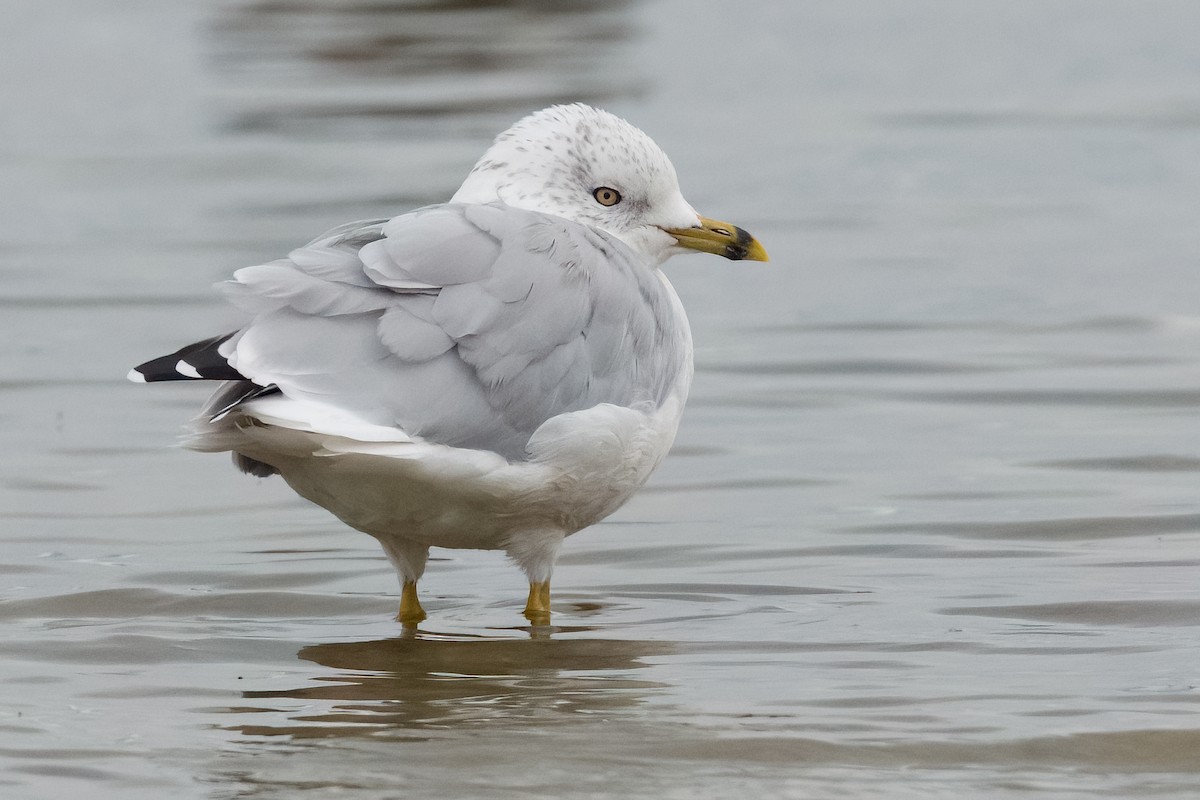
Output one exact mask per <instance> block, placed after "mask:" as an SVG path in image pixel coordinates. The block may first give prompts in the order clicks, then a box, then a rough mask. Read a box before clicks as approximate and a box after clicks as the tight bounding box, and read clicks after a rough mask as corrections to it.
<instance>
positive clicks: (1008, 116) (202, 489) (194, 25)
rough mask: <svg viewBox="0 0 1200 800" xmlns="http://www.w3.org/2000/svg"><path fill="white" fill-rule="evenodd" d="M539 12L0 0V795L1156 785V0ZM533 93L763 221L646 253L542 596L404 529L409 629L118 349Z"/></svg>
mask: <svg viewBox="0 0 1200 800" xmlns="http://www.w3.org/2000/svg"><path fill="white" fill-rule="evenodd" d="M565 6H566V4H543V3H515V2H514V3H479V4H475V3H458V2H455V3H450V2H427V3H415V2H414V3H395V4H392V3H372V4H352V5H343V4H337V3H320V2H299V0H296V2H292V0H285V2H278V3H252V2H246V1H244V0H241V1H239V2H223V3H216V2H210V3H183V2H177V3H164V2H160V1H155V2H152V1H151V0H140V1H138V0H124V1H121V2H119V1H118V0H106V1H105V2H99V3H82V2H74V3H71V4H69V6H67V7H64V4H61V3H60V4H48V3H37V2H33V0H23V2H18V3H16V4H14V6H13V10H10V16H11V18H12V19H13V20H14V21H15V24H16V25H17V26H18V28H19V29H20V30H21V31H22V33H23V35H22V36H20V37H9V39H8V41H7V45H6V52H5V53H4V55H3V56H2V58H3V59H4V61H3V62H2V63H3V64H4V66H3V68H2V69H0V93H2V95H3V97H4V98H5V99H6V101H7V102H6V107H7V108H8V109H9V113H6V114H4V115H0V184H2V185H3V186H5V187H6V190H5V191H3V192H0V269H2V271H3V275H4V282H3V286H2V287H0V320H2V321H3V328H2V330H3V332H4V333H5V339H6V341H7V342H8V343H9V346H8V347H6V348H4V349H3V351H2V352H0V399H2V402H0V443H2V445H3V450H4V452H5V453H6V454H7V457H6V458H5V459H4V461H3V464H2V465H0V536H2V539H3V550H2V553H0V597H2V598H3V599H2V601H0V620H2V622H0V624H3V627H4V636H3V639H2V641H0V682H2V685H3V703H2V704H0V717H2V718H0V762H2V763H3V770H2V772H0V793H2V794H3V796H4V797H6V798H7V797H13V798H24V797H50V796H59V795H61V794H62V793H64V792H69V791H80V790H86V791H88V792H89V793H90V794H91V795H92V796H101V797H106V796H114V797H115V796H120V797H122V798H141V797H146V798H161V797H164V796H167V795H168V793H170V794H171V796H175V797H218V798H232V797H263V798H271V797H280V798H283V797H288V798H291V797H296V796H299V795H300V794H302V793H304V792H307V793H308V794H309V795H311V796H319V797H324V796H333V795H336V796H340V797H353V798H385V797H399V796H417V797H422V796H425V797H507V796H514V795H516V794H518V793H520V794H531V793H535V794H540V795H544V796H560V797H597V798H599V797H613V796H622V797H644V796H650V795H652V794H653V795H656V796H660V797H663V798H690V797H730V796H741V795H747V794H748V793H751V792H753V793H756V796H769V797H804V798H809V797H853V798H875V797H878V798H904V797H922V798H926V797H988V798H1005V797H1026V796H1031V795H1032V796H1039V797H1063V798H1068V797H1079V798H1094V797H1119V798H1127V797H1192V796H1195V791H1196V789H1195V787H1196V785H1197V782H1198V781H1200V756H1198V755H1197V754H1198V753H1200V691H1198V690H1197V688H1196V687H1197V681H1198V679H1200V675H1198V673H1197V664H1198V663H1200V647H1198V643H1200V592H1198V591H1197V580H1196V576H1197V568H1198V567H1200V501H1198V499H1197V478H1198V477H1200V421H1198V420H1200V415H1198V414H1197V411H1198V410H1200V312H1198V311H1197V309H1198V308H1200V280H1197V277H1196V276H1197V269H1198V268H1200V263H1198V262H1197V253H1200V227H1198V226H1197V224H1196V220H1197V216H1198V212H1200V195H1198V194H1197V193H1196V189H1195V187H1196V186H1197V185H1198V184H1200V159H1198V158H1197V155H1198V154H1200V149H1198V148H1197V142H1198V141H1200V137H1198V135H1197V134H1198V133H1200V131H1198V128H1200V83H1197V81H1196V76H1197V74H1198V72H1200V61H1198V60H1197V56H1196V49H1195V43H1194V40H1195V37H1194V35H1193V32H1194V31H1195V30H1197V28H1198V26H1200V7H1197V6H1195V4H1192V3H1185V2H1174V3H1173V2H1162V3H1156V4H1154V5H1153V8H1152V10H1148V8H1149V7H1147V6H1146V5H1145V4H1142V3H1136V2H1084V0H1078V2H1066V1H1065V0H1053V1H1052V2H1013V3H1004V4H992V5H991V6H990V7H985V6H982V5H980V4H948V3H935V2H913V3H905V4H903V5H902V6H901V5H896V4H891V3H883V2H868V3H856V4H842V3H832V2H829V3H804V4H800V3H796V4H783V3H778V4H776V3H767V2H760V3H755V2H747V3H743V4H740V5H739V6H738V11H737V13H736V14H734V15H731V14H730V13H729V11H728V9H727V7H726V6H724V5H721V4H715V3H707V4H705V3H694V2H692V3H684V2H682V0H673V2H669V1H667V0H663V1H662V2H649V3H632V2H629V3H601V2H594V3H591V2H581V3H576V4H570V6H569V9H568V10H564V7H565ZM570 99H582V100H587V101H591V102H594V103H597V104H602V105H605V106H607V107H609V108H611V109H612V110H614V111H617V112H620V113H622V114H624V115H626V116H628V117H629V118H630V119H631V120H633V121H634V122H635V123H637V124H638V125H640V126H641V127H643V128H645V129H646V130H647V131H648V132H650V133H651V135H653V136H654V137H655V138H656V139H657V141H658V142H659V143H660V144H662V145H663V146H664V148H665V149H666V150H667V151H668V152H669V153H671V155H672V157H673V160H674V161H675V164H676V166H677V167H678V169H679V171H680V174H681V177H682V182H683V185H684V190H685V192H686V193H687V195H688V197H689V199H690V200H691V201H692V203H693V204H694V205H696V206H697V207H698V208H700V209H701V210H702V211H704V212H705V213H707V214H709V215H712V216H715V217H718V218H725V219H730V220H732V221H735V222H737V223H739V224H743V225H744V226H745V227H747V228H749V229H750V230H752V231H754V232H755V233H756V234H757V235H758V236H759V238H761V239H762V241H763V242H764V243H765V244H766V246H767V248H768V250H769V251H770V252H771V255H772V258H773V261H772V262H771V263H770V264H769V265H751V266H743V265H737V264H731V263H728V262H724V261H721V260H719V259H707V258H700V257H697V258H691V259H687V260H682V259H679V260H676V261H674V262H672V263H671V264H669V267H668V272H669V274H670V275H671V277H672V280H673V281H674V283H675V285H676V287H677V288H678V290H679V292H680V294H681V296H682V297H683V299H684V302H685V304H686V305H687V307H688V309H689V312H690V314H691V317H692V324H693V329H694V334H695V338H696V341H697V345H698V353H697V366H698V373H697V380H696V385H695V388H694V390H693V398H692V400H691V402H690V404H689V409H688V414H687V416H686V418H685V421H684V425H683V428H682V430H681V433H680V438H679V442H678V444H677V447H676V450H675V452H674V453H673V454H672V456H671V457H670V458H669V459H668V461H667V463H666V464H665V465H664V467H663V468H662V470H661V471H660V472H659V473H658V475H657V476H656V477H655V479H654V480H653V481H652V483H651V485H650V486H649V487H648V488H647V489H646V490H645V491H644V492H643V493H641V494H640V495H639V496H638V497H637V498H635V499H634V500H633V501H632V502H631V503H630V504H629V505H628V506H627V507H626V508H625V509H623V510H622V511H621V512H620V513H618V514H617V515H615V516H614V517H613V518H612V519H610V520H608V521H607V522H605V523H603V524H601V525H599V526H596V527H595V528H594V529H591V530H589V531H587V532H585V533H582V534H580V535H579V536H577V537H574V538H573V539H571V540H570V541H569V542H568V544H567V546H566V548H565V551H564V556H563V559H562V561H561V564H560V567H559V569H558V571H557V573H556V576H555V586H556V595H555V605H554V611H555V625H556V627H555V628H554V629H553V630H552V631H536V632H531V631H529V630H528V628H527V627H525V625H524V621H523V619H522V618H521V616H520V614H519V610H520V607H521V605H522V602H523V599H524V588H525V587H524V586H523V583H522V578H521V575H520V573H519V572H518V571H516V570H515V569H513V568H512V567H510V566H508V565H506V564H504V563H503V561H502V559H501V558H500V557H499V556H498V555H497V554H489V553H469V552H468V553H464V552H457V551H442V552H437V551H435V555H437V556H438V558H437V560H435V561H433V562H431V564H430V569H429V572H428V574H427V577H426V579H425V580H424V582H423V584H422V586H423V591H424V598H425V605H426V608H427V610H428V611H429V613H430V619H429V620H428V622H426V623H425V624H423V625H422V628H421V632H420V633H419V634H417V635H415V636H405V635H403V634H402V633H401V631H399V630H398V628H397V626H396V625H395V623H393V622H391V621H390V614H392V613H394V607H395V602H396V599H395V595H396V586H395V584H394V577H393V575H392V572H391V570H390V567H388V565H387V563H386V561H385V560H384V559H383V557H382V554H381V553H380V552H379V551H378V549H377V547H376V546H375V544H374V542H373V541H371V540H370V539H369V538H367V537H365V536H362V535H360V534H356V533H354V532H353V531H350V530H348V529H346V528H344V527H343V526H341V525H340V524H338V523H337V522H336V521H335V520H333V519H332V518H330V517H328V516H327V515H326V514H325V513H324V512H322V511H321V510H319V509H316V508H314V507H312V506H309V505H306V504H305V503H303V502H302V501H300V500H298V499H296V498H295V497H294V496H292V495H291V494H290V493H289V492H288V490H287V489H286V488H285V487H283V486H282V485H281V483H280V482H279V481H271V480H267V481H256V480H252V479H248V478H246V477H245V476H241V475H239V474H237V473H236V472H235V471H234V470H233V469H232V468H230V467H229V465H228V463H227V462H226V460H225V459H224V458H223V457H206V456H199V455H195V454H191V453H186V452H182V451H179V450H176V449H172V448H170V447H169V446H168V445H169V444H170V443H171V442H172V441H173V440H174V438H175V436H176V435H177V433H178V431H179V427H180V424H181V422H182V421H183V420H184V419H186V418H187V417H188V416H189V414H190V413H191V412H192V411H193V410H194V409H195V408H196V407H197V406H198V405H199V404H200V402H201V401H202V400H203V397H204V395H205V392H204V391H203V390H202V389H197V388H196V387H186V386H182V387H181V386H167V387H137V386H133V385H130V384H127V383H125V382H124V381H123V379H122V376H123V375H124V373H125V371H126V370H127V369H128V367H129V366H130V365H132V364H134V363H137V362H139V361H140V360H143V359H144V358H146V357H149V356H153V355H157V354H159V353H161V352H167V351H168V350H170V349H173V348H175V347H177V346H179V345H180V344H182V343H185V342H188V341H192V340H194V339H198V338H201V337H204V336H208V335H211V334H213V333H215V332H218V331H222V330H225V329H227V328H228V327H230V326H231V325H233V324H234V323H235V321H236V319H237V317H236V315H235V313H234V312H232V311H230V310H228V309H226V308H224V307H223V306H222V305H221V304H220V303H219V302H218V301H217V300H216V298H215V296H214V295H213V294H212V293H211V292H210V290H209V288H208V286H209V284H210V283H211V282H213V281H215V280H218V279H220V278H222V277H224V276H225V275H226V274H228V272H230V271H231V270H233V269H235V268H237V267H239V266H243V265H245V264H250V263H255V262H256V261H259V260H262V259H267V258H271V257H275V256H276V255H278V254H279V253H280V252H282V251H285V250H286V249H287V248H289V247H290V246H294V245H295V244H298V243H301V242H303V241H305V240H307V239H308V238H310V237H311V236H312V235H314V234H315V233H317V232H319V231H321V230H324V229H325V228H328V227H331V226H332V225H334V224H337V223H339V222H342V221H345V220H347V219H352V218H357V217H370V216H380V215H386V214H388V213H395V212H400V211H403V210H405V209H407V208H410V207H413V206H416V205H420V204H423V203H427V202H434V201H437V200H439V199H444V198H445V197H447V196H448V195H449V194H450V193H451V192H452V190H453V189H454V188H455V186H456V185H457V184H458V182H459V181H460V180H461V178H462V176H463V174H465V171H466V169H467V168H468V166H469V165H470V164H471V163H472V161H473V160H474V159H475V158H476V157H477V156H478V154H479V153H480V152H482V149H483V148H484V146H485V145H486V142H487V141H488V140H489V139H490V137H491V136H492V135H494V134H495V133H496V132H497V131H499V130H500V129H502V128H504V127H505V126H506V125H507V124H508V123H509V122H511V121H512V120H514V119H515V118H517V117H519V116H520V115H522V114H523V113H525V112H527V111H529V110H531V109H534V108H538V107H541V106H543V105H545V104H547V103H548V102H551V101H556V100H570ZM739 793H740V794H739Z"/></svg>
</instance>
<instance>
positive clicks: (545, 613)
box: [504, 528, 564, 625]
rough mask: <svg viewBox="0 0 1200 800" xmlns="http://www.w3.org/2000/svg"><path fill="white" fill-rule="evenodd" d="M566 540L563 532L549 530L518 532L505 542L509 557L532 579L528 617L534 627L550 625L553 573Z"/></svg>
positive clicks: (530, 580)
mask: <svg viewBox="0 0 1200 800" xmlns="http://www.w3.org/2000/svg"><path fill="white" fill-rule="evenodd" d="M563 538H564V534H563V532H562V531H561V530H556V529H554V528H546V529H542V530H532V531H521V532H519V533H515V534H513V535H512V536H511V537H510V538H509V539H508V541H507V542H506V543H505V546H504V550H505V552H506V553H508V557H509V558H511V559H512V560H513V561H515V562H516V563H517V566H519V567H520V568H521V569H522V571H524V573H525V577H527V578H528V579H529V601H528V602H526V603H525V618H526V619H527V620H529V621H530V622H532V623H533V624H534V625H549V624H550V575H551V574H552V573H553V572H554V562H555V561H556V560H557V559H558V548H559V547H561V546H562V542H563Z"/></svg>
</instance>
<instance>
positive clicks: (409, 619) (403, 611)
mask: <svg viewBox="0 0 1200 800" xmlns="http://www.w3.org/2000/svg"><path fill="white" fill-rule="evenodd" d="M423 619H425V609H423V608H421V601H420V600H419V599H418V598H417V582H416V581H405V582H404V585H403V587H401V589H400V613H399V614H397V615H396V620H397V621H399V622H403V623H404V624H405V625H416V624H417V623H418V622H420V621H421V620H423Z"/></svg>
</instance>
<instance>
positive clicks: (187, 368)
mask: <svg viewBox="0 0 1200 800" xmlns="http://www.w3.org/2000/svg"><path fill="white" fill-rule="evenodd" d="M175 371H176V372H178V373H179V374H180V375H186V376H188V377H189V378H199V377H200V373H199V372H197V371H196V368H195V367H193V366H192V365H191V364H189V363H187V362H186V361H179V362H178V363H176V364H175Z"/></svg>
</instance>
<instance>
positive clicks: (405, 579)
mask: <svg viewBox="0 0 1200 800" xmlns="http://www.w3.org/2000/svg"><path fill="white" fill-rule="evenodd" d="M379 543H380V544H381V545H383V552H385V553H387V557H388V560H389V561H391V562H392V566H393V567H395V569H396V575H397V577H399V578H400V613H399V614H397V615H396V620H397V621H398V622H401V623H403V624H404V627H405V628H415V627H416V625H417V623H418V622H420V621H421V620H423V619H425V609H423V608H421V601H420V600H418V599H417V581H419V580H420V579H421V575H423V574H424V572H425V560H426V559H427V558H428V557H429V546H428V545H423V544H418V543H416V542H411V541H409V540H407V539H401V538H399V537H388V538H382V537H381V538H380V539H379Z"/></svg>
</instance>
